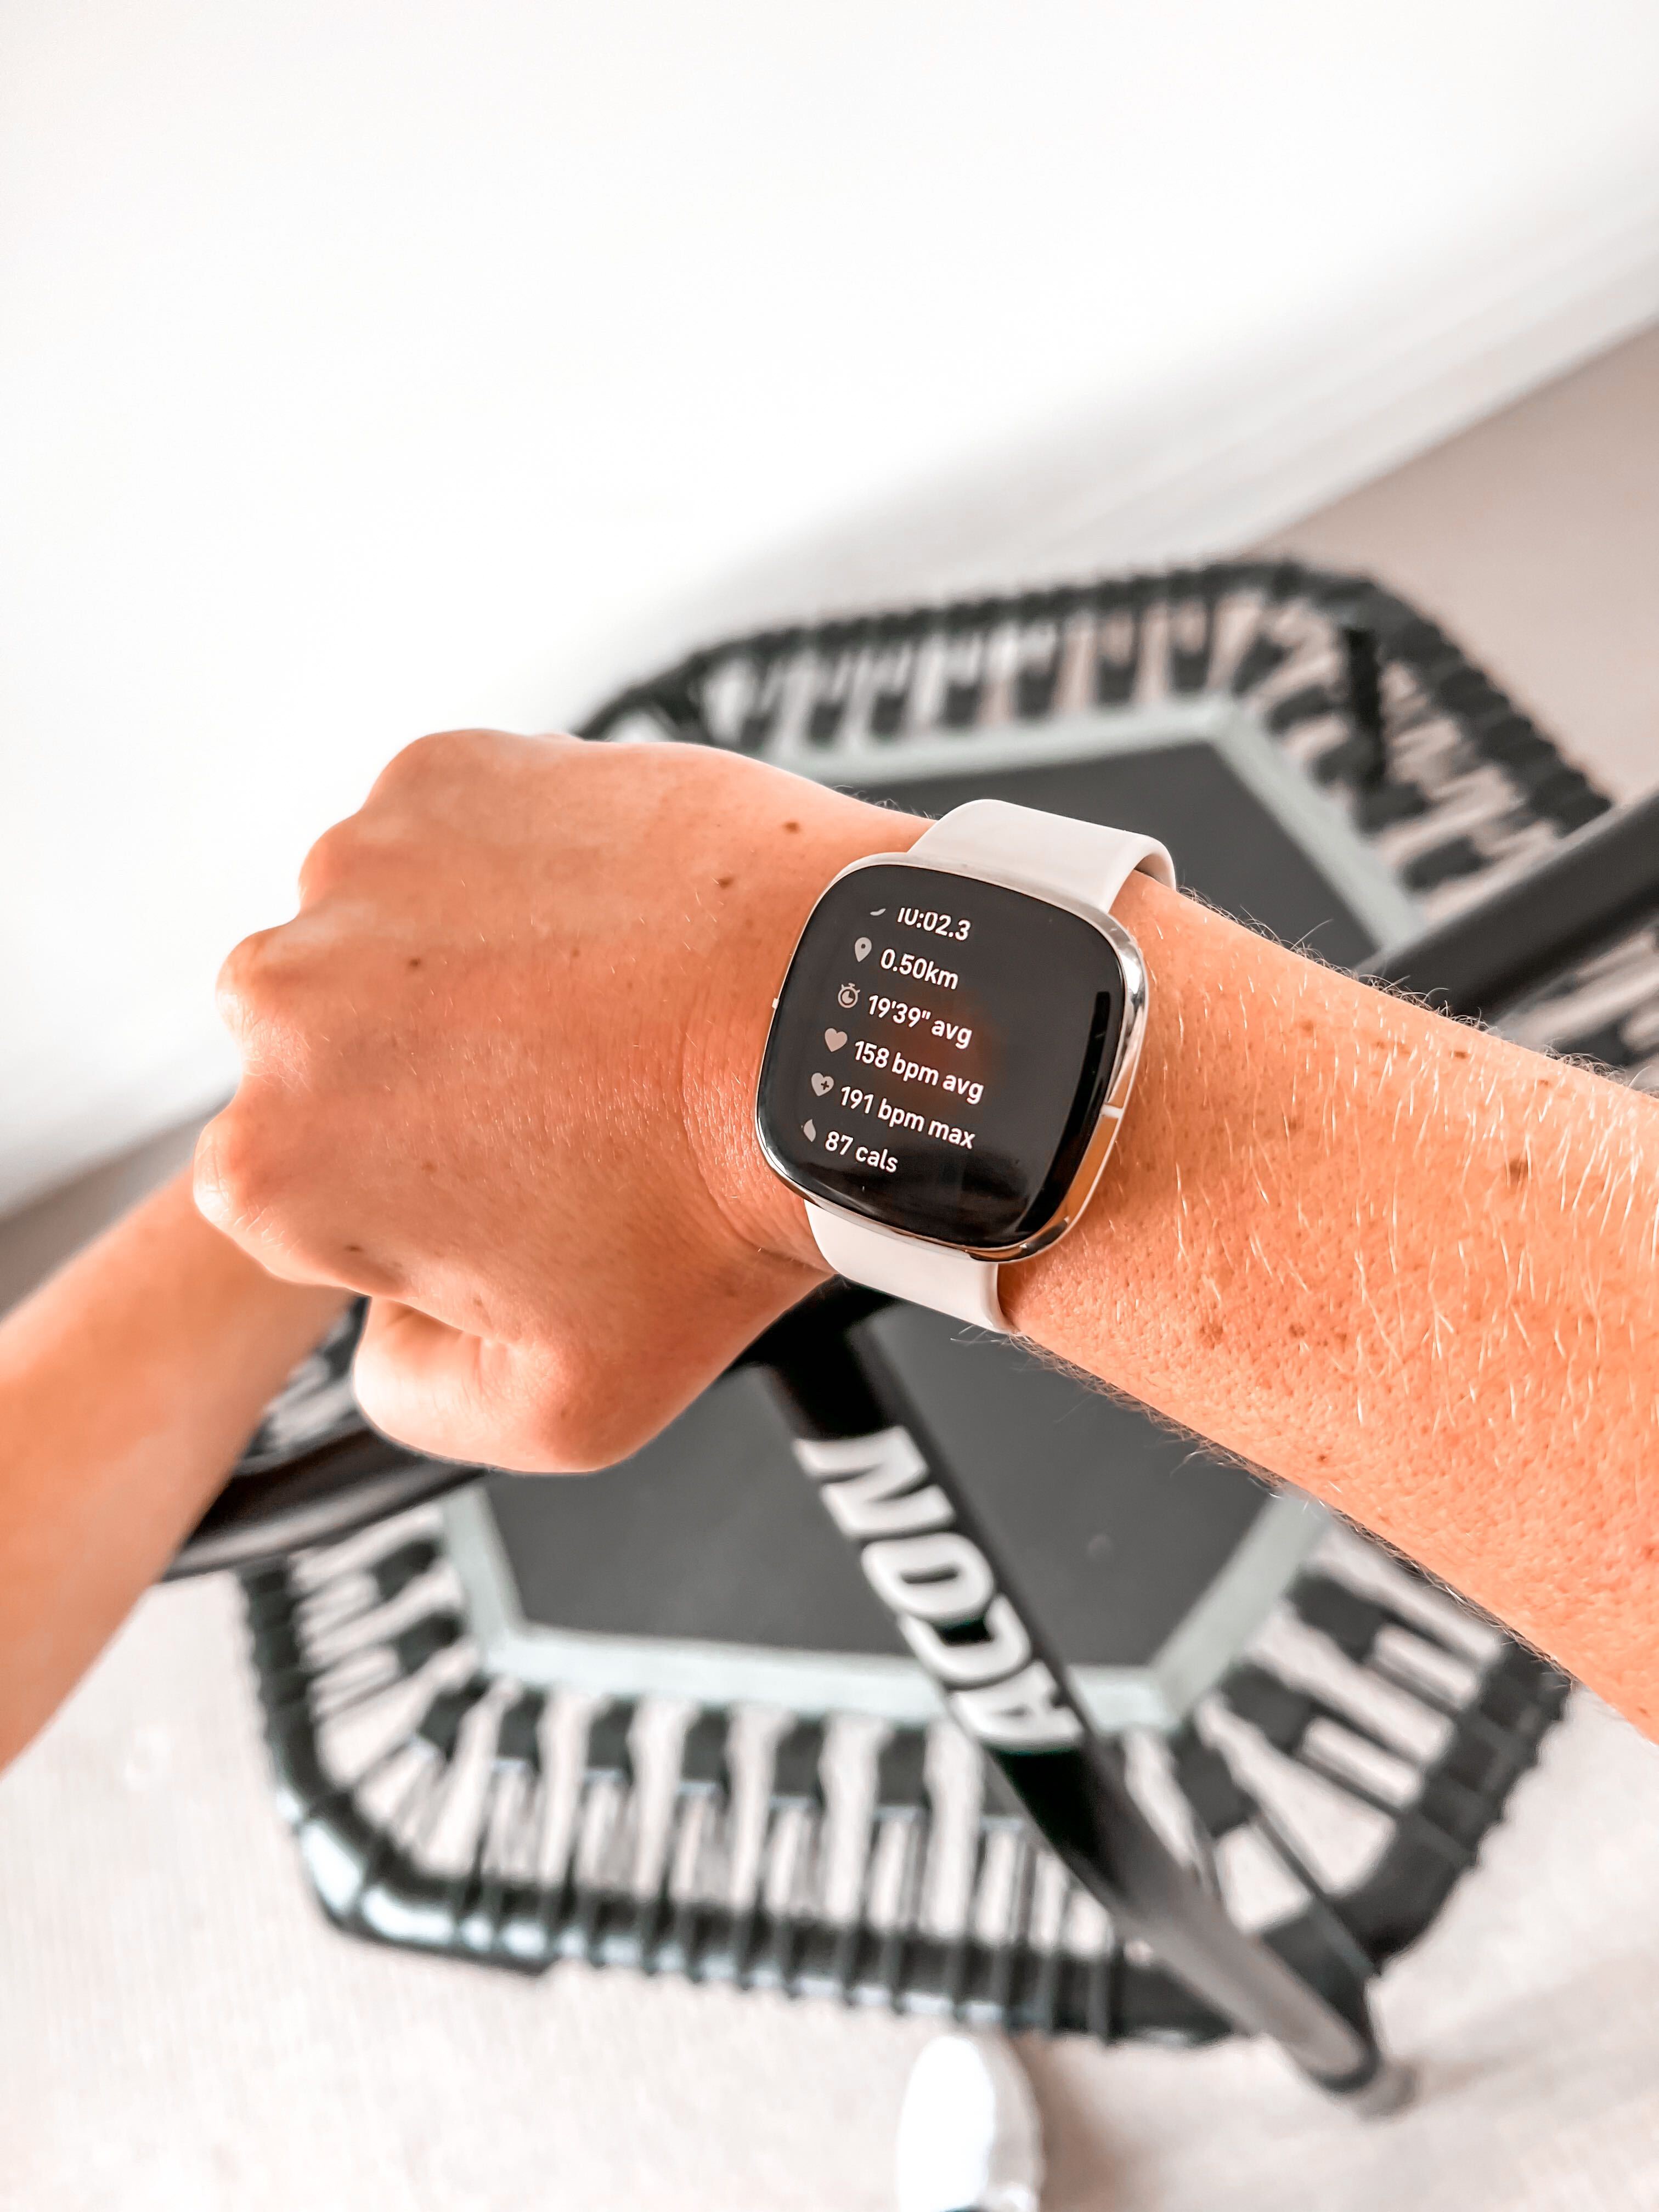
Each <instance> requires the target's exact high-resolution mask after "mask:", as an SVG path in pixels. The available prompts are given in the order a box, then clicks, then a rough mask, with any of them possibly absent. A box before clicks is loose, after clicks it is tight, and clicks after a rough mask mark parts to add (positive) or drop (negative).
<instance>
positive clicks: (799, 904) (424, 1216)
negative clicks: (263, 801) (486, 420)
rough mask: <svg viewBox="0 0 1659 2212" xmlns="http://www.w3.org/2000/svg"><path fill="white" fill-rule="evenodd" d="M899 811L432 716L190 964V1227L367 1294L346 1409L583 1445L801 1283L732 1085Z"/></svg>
mask: <svg viewBox="0 0 1659 2212" xmlns="http://www.w3.org/2000/svg"><path fill="white" fill-rule="evenodd" d="M924 826H925V825H924V824H923V823H921V822H920V821H918V820H916V819H915V818H914V817H909V816H906V815H900V814H893V813H890V812H886V811H881V810H879V809H877V808H875V807H871V806H866V805H861V804H860V802H858V801H857V800H854V799H848V798H845V797H843V796H842V795H840V794H838V793H832V792H829V791H826V790H824V789H823V787H820V786H818V785H816V784H812V783H809V782H806V781H803V780H801V779H799V778H797V777H793V776H789V775H783V774H781V773H780V772H779V771H778V770H776V769H769V768H764V767H762V766H760V765H758V764H757V763H754V762H750V761H744V760H740V759H734V758H732V757H729V756H726V755H723V754H717V753H714V752H712V751H709V750H705V749H703V748H701V747H692V746H679V745H663V746H651V745H645V746H608V745H599V744H579V743H577V742H575V741H574V740H572V739H569V738H515V737H506V736H502V735H500V734H498V733H495V732H486V731H467V732H456V733H452V734H450V735H447V736H442V737H435V738H424V739H422V741H421V742H420V743H419V744H415V745H411V746H410V748H409V749H408V750H406V751H404V752H403V753H400V754H399V755H398V757H397V759H396V760H394V761H393V762H392V764H391V766H390V767H389V768H388V769H386V772H385V774H384V775H382V776H381V777H380V781H379V782H378V783H377V784H376V785H375V787H374V791H373V792H372V793H371V794H370V796H369V799H368V803H367V805H365V806H364V807H363V809H362V811H361V812H360V813H358V814H356V815H354V816H353V817H351V818H350V819H349V821H347V822H344V823H340V824H339V825H338V826H337V828H335V829H331V830H330V831H329V832H328V833H327V835H326V836H324V837H323V838H322V839H321V840H320V841H319V843H318V844H317V845H316V846H315V847H313V850H312V852H311V854H310V855H309V857H308V858H307V861H306V864H305V867H304V870H303V872H302V874H301V909H300V912H299V915H297V917H296V918H295V920H294V921H290V922H288V923H286V924H284V925H283V927H281V928H278V929H273V930H268V931H265V932H264V933H262V934H260V935H258V936H255V937H251V938H249V939H246V941H245V942H244V943H243V944H242V945H239V946H238V947H237V949H236V951H234V953H233V954H232V955H231V957H230V958H229V960H228V962H227V963H226V965H225V969H224V972H223V975H222V981H221V995H222V1006H223V1009H224V1012H225V1016H226V1018H227V1020H228V1023H229V1024H230V1026H231V1029H232V1030H233V1031H234V1034H235V1036H236V1037H237V1040H238V1042H239V1043H240V1048H241V1054H242V1066H243V1072H242V1080H241V1085H240V1089H239V1090H238V1091H237V1094H236V1097H235V1098H234V1101H233V1102H232V1103H231V1104H230V1105H229V1106H228V1108H227V1109H226V1110H225V1111H224V1112H223V1113H222V1114H221V1115H219V1117H218V1118H217V1120H216V1121H213V1122H211V1123H210V1125H209V1127H208V1128H207V1129H206V1131H205V1132H204V1135H203V1137H202V1139H201V1144H200V1146H199V1149H198V1151H197V1165H196V1194H197V1202H198V1204H199V1205H200V1206H201V1208H202V1211H203V1212H204V1213H205V1214H206V1216H207V1218H209V1219H210V1221H212V1222H213V1223H214V1224H216V1226H218V1227H219V1228H221V1229H222V1230H223V1231H225V1232H226V1233H227V1234H228V1235H229V1236H231V1237H234V1238H235V1240H236V1241H237V1242H238V1243H240V1244H241V1245H242V1246H243V1247H244V1248H245V1249H246V1250H247V1251H248V1252H250V1253H251V1254H252V1255H253V1257H254V1258H255V1259H257V1260H258V1261H261V1262H262V1263H263V1264H264V1266H265V1267H268V1268H270V1270H271V1271H272V1272H273V1273H276V1274H280V1275H285V1276H289V1277H291V1278H294V1279H298V1280H304V1281H317V1282H328V1283H336V1284H341V1285H345V1286H347V1287H348V1288H349V1289H352V1290H356V1291H367V1292H369V1293H370V1294H372V1296H373V1297H374V1307H373V1309H372V1311H371V1314H370V1317H369V1322H368V1328H367V1329H366V1331H365V1334H364V1337H363V1342H362V1349H361V1351H360V1352H359V1354H358V1358H357V1369H356V1383H357V1390H358V1395H359V1397H360V1398H361V1400H362V1405H363V1408H364V1411H365V1412H366V1413H368V1417H369V1419H371V1420H373V1421H374V1423H375V1424H376V1425H378V1426H380V1428H382V1429H384V1430H386V1431H387V1432H388V1433H390V1434H392V1435H393V1436H395V1437H399V1438H401V1439H403V1440H404V1441H405V1442H407V1443H410V1444H413V1445H416V1446H417V1447H419V1448H420V1449H423V1450H426V1451H429V1452H432V1453H434V1454H435V1455H441V1456H443V1457H447V1458H453V1459H460V1460H476V1461H479V1462H485V1463H488V1464H490V1465H494V1466H497V1467H509V1468H537V1469H553V1468H568V1469H577V1468H592V1467H597V1466H603V1465H605V1464H607V1463H608V1462H611V1461H613V1460H616V1459H617V1458H619V1457H621V1456H622V1455H623V1454H625V1453H626V1452H628V1451H629V1450H631V1449H635V1447H637V1446H638V1445H639V1444H641V1443H644V1442H645V1441H646V1440H647V1438H648V1437H651V1436H653V1434H655V1432H656V1431H658V1430H659V1428H660V1427H662V1425H664V1423H665V1422H666V1421H667V1420H669V1419H671V1418H672V1416H673V1415H674V1414H675V1413H678V1412H679V1411H680V1410H681V1408H682V1407H684V1406H685V1405H687V1404H688V1403H689V1402H690V1400H691V1399H692V1398H693V1397H694V1396H695V1395H696V1393H697V1392H698V1391H699V1390H700V1389H702V1387H703V1386H704V1385H705V1384H706V1383H708V1382H709V1381H711V1380H712V1379H713V1377H714V1376H716V1375H718V1374H719V1373H720V1370H721V1369H722V1368H723V1367H725V1366H726V1364H728V1363H729V1362H730V1361H731V1360H732V1358H735V1357H736V1355H737V1354H738V1352H740V1351H741V1350H742V1349H743V1347H744V1346H745V1345H746V1344H748V1343H750V1342H751V1341H752V1340H753V1339H754V1338H755V1337H756V1336H757V1334H759V1333H760V1331H761V1330H762V1329H763V1328H765V1327H766V1325H767V1324H768V1323H769V1322H771V1321H772V1320H774V1319H775V1317H776V1316H778V1315H779V1314H780V1313H781V1312H782V1311H783V1310H785V1309H786V1308H787V1306H789V1305H791V1304H793V1303H794V1302H795V1300H796V1299H798V1298H799V1297H801V1296H803V1295H804V1293H805V1291H808V1290H810V1289H811V1287H812V1285H813V1284H814V1282H815V1281H817V1280H819V1279H822V1277H823V1273H824V1272H825V1271H824V1270H823V1267H822V1265H821V1263H820V1262H819V1261H818V1260H817V1253H816V1251H815V1249H814V1248H813V1245H812V1243H811V1237H810V1236H809V1235H808V1233H807V1230H806V1225H805V1212H804V1209H803V1208H802V1207H801V1206H800V1204H799V1200H796V1199H795V1198H793V1196H792V1195H791V1194H790V1193H789V1192H788V1191H787V1190H786V1189H785V1188H784V1187H783V1185H782V1184H781V1183H780V1182H777V1181H776V1179H775V1177H774V1176H772V1175H771V1173H770V1171H769V1170H768V1169H767V1167H766V1165H765V1163H764V1161H763V1158H762V1157H761V1154H760V1151H759V1148H758V1146H757V1143H756V1141H755V1138H754V1133H753V1097H754V1086H755V1081H756V1078H757V1074H758V1072H759V1065H760V1057H761V1053H762V1049H763V1045H764V1042H765V1036H766V1029H767V1024H768V1022H769V1018H770V1012H771V1005H772V1000H773V999H774V997H775V994H776V993H777V990H778V987H779V985H780V983H781V981H782V977H783V972H784V969H785V968H786V966H787V963H788V959H789V955H790V953H791V951H793V946H794V942H795V939H796V936H797V934H798V933H799V929H800V927H801V925H802V924H803V922H804V921H805V918H806V916H807V914H808V913H809V912H810V910H811V906H812V903H813V902H814V900H815V899H816V898H817V895H818V893H819V892H820V891H821V890H823V886H824V884H826V883H828V881H829V878H830V877H831V876H833V875H834V874H835V873H836V871H837V869H839V868H841V867H842V866H845V865H846V863H847V862H848V861H849V860H853V859H854V858H856V857H857V856H858V855H859V854H864V853H869V852H881V851H897V850H900V849H902V848H908V846H909V845H910V844H912V843H913V842H915V838H916V837H917V836H919V835H920V834H921V829H923V827H924Z"/></svg>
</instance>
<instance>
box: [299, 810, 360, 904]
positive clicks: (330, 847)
mask: <svg viewBox="0 0 1659 2212" xmlns="http://www.w3.org/2000/svg"><path fill="white" fill-rule="evenodd" d="M361 853H362V831H361V829H359V827H358V823H357V817H356V815H350V816H349V817H347V819H346V820H345V821H343V822H337V823H334V825H333V827H332V828H331V829H325V830H324V832H323V834H322V836H320V837H319V839H318V840H317V842H316V843H315V844H314V845H313V847H312V848H311V850H310V851H309V852H308V853H307V854H306V856H305V859H304V860H302V861H301V863H300V896H301V899H302V900H304V901H305V902H307V903H308V902H311V901H312V900H313V899H319V898H326V897H327V896H328V894H329V893H330V892H331V891H333V890H338V889H339V888H340V887H341V885H342V884H344V883H345V882H346V881H347V880H348V879H349V877H350V875H351V874H352V872H353V870H354V868H355V866H356V862H357V860H358V859H359V856H360V854H361Z"/></svg>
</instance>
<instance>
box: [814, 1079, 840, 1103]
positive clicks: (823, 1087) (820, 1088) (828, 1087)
mask: <svg viewBox="0 0 1659 2212" xmlns="http://www.w3.org/2000/svg"><path fill="white" fill-rule="evenodd" d="M835 1087H836V1079H835V1077H834V1076H833V1075H815V1076H814V1077H813V1078H812V1088H813V1090H814V1091H817V1094H818V1097H820V1098H822V1097H823V1094H824V1092H825V1091H833V1090H834V1089H835Z"/></svg>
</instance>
